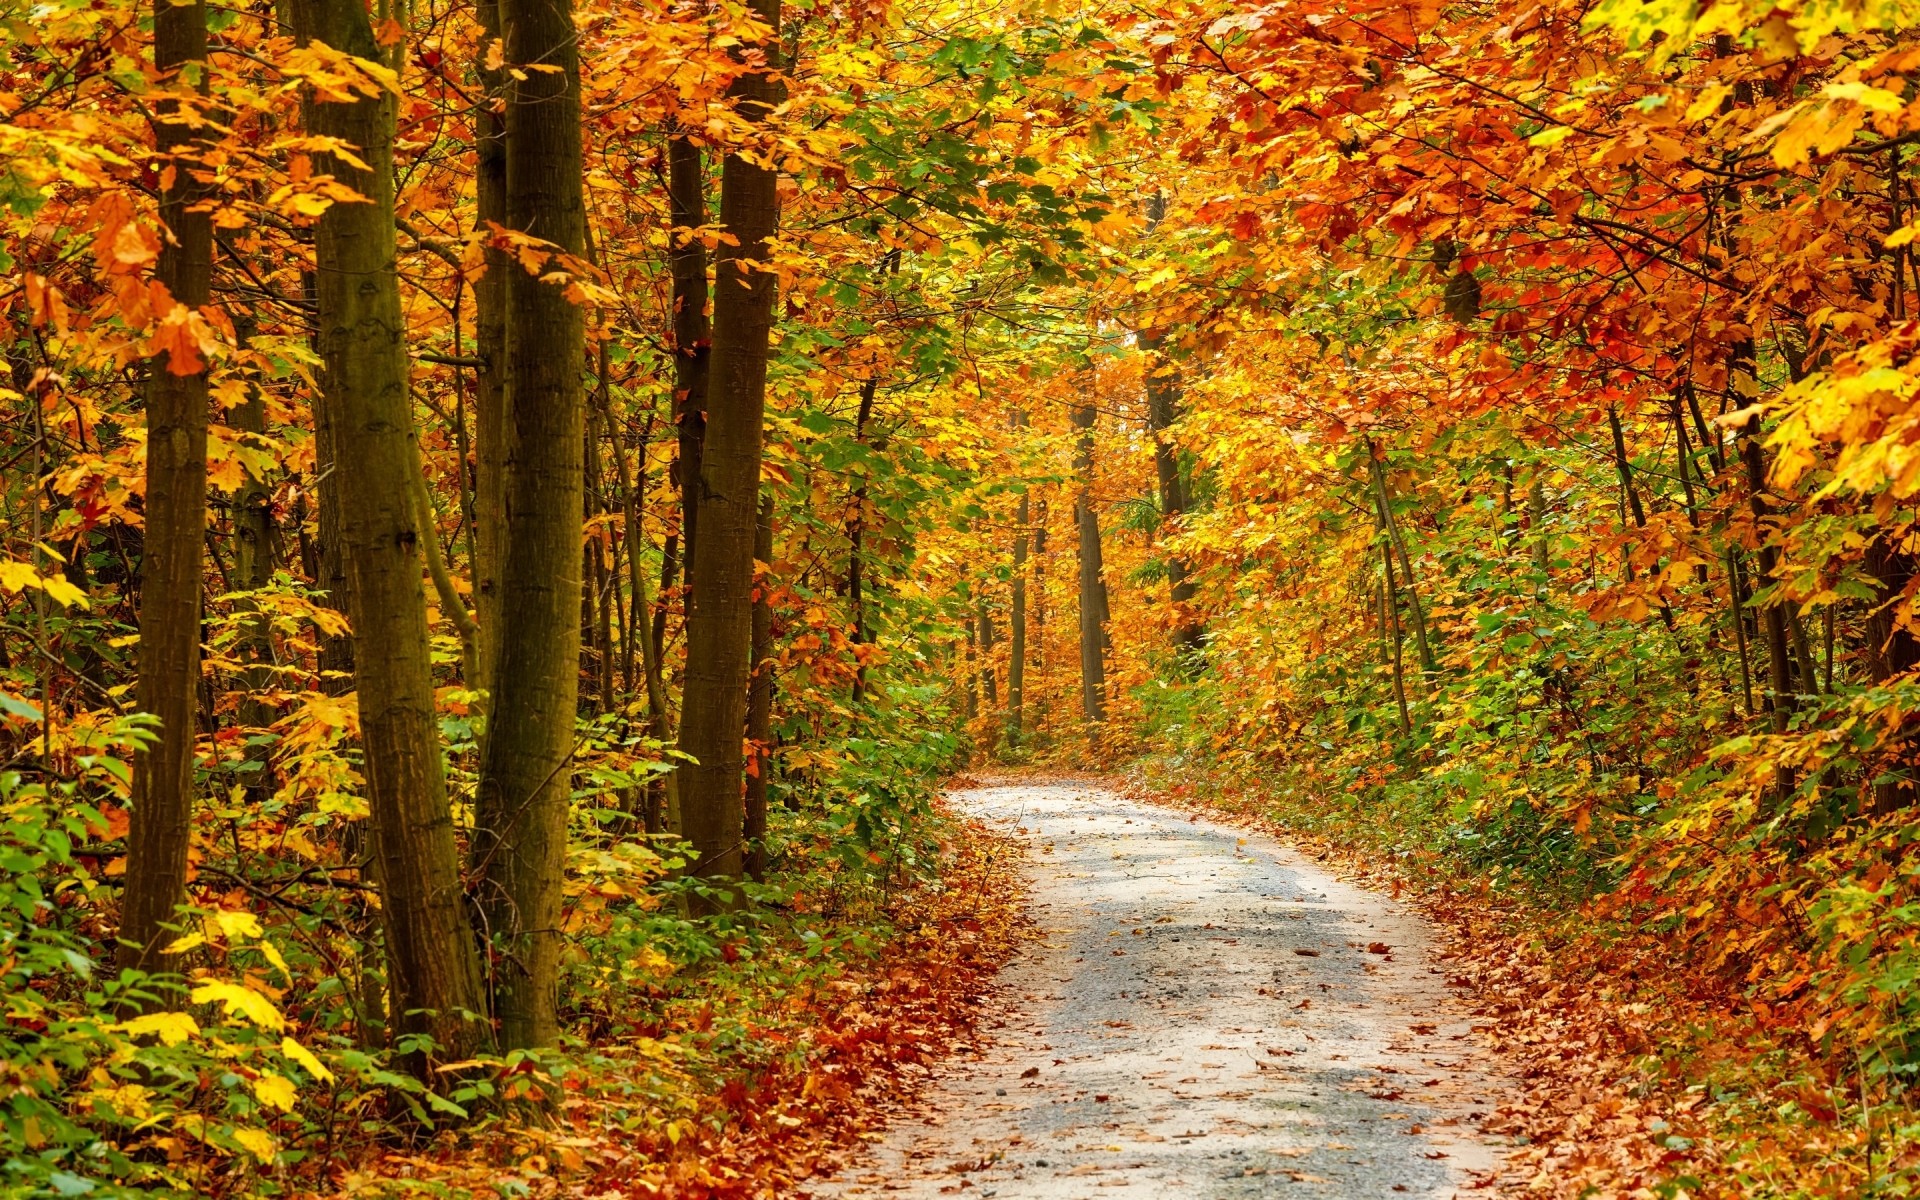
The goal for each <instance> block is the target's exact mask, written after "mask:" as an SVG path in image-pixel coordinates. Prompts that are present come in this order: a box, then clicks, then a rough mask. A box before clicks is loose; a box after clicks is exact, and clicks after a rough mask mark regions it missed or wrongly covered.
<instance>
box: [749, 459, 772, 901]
mask: <svg viewBox="0 0 1920 1200" xmlns="http://www.w3.org/2000/svg"><path fill="white" fill-rule="evenodd" d="M753 557H754V558H755V560H757V561H758V563H759V564H760V566H761V574H760V577H759V579H758V580H757V581H756V583H755V584H754V588H753V666H752V668H751V669H752V671H753V676H752V683H750V684H749V685H748V689H747V741H748V742H750V743H752V745H753V769H752V770H751V771H749V772H748V773H747V812H746V837H747V872H748V874H750V875H752V876H753V877H754V878H755V879H758V880H764V879H766V877H767V846H766V841H767V772H768V771H769V770H770V769H771V768H772V764H773V757H772V749H773V746H772V742H773V658H772V655H773V598H772V595H771V592H772V588H773V497H772V496H762V497H761V498H760V516H759V519H758V521H757V522H755V524H754V533H753Z"/></svg>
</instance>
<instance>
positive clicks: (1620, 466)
mask: <svg viewBox="0 0 1920 1200" xmlns="http://www.w3.org/2000/svg"><path fill="white" fill-rule="evenodd" d="M1607 426H1608V428H1609V429H1610V430H1611V431H1612V433H1613V467H1614V470H1615V472H1616V473H1618V474H1619V476H1620V491H1621V493H1622V495H1623V497H1624V498H1625V501H1626V505H1627V509H1628V511H1629V512H1630V513H1631V514H1632V516H1633V527H1634V528H1635V529H1645V528H1646V527H1647V510H1646V509H1645V507H1643V506H1642V505H1641V503H1640V489H1638V488H1637V487H1635V486H1634V484H1633V462H1632V460H1631V459H1629V458H1628V457H1627V438H1626V434H1625V433H1624V432H1623V431H1622V430H1621V428H1620V412H1619V410H1618V409H1616V408H1615V407H1614V406H1613V405H1611V404H1609V405H1608V406H1607ZM1621 557H1622V558H1623V559H1624V560H1625V561H1626V567H1627V580H1628V582H1632V580H1633V547H1632V546H1631V545H1629V546H1627V547H1626V549H1625V550H1624V551H1622V554H1621ZM1660 621H1661V623H1662V624H1663V625H1665V626H1666V627H1667V632H1668V633H1672V632H1674V629H1675V622H1674V617H1673V608H1672V606H1671V605H1669V604H1668V603H1667V602H1666V601H1665V600H1662V601H1660Z"/></svg>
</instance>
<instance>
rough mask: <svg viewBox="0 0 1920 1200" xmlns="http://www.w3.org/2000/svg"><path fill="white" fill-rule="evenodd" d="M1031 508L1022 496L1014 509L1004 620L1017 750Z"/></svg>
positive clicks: (1010, 719) (1010, 731) (1010, 729)
mask: <svg viewBox="0 0 1920 1200" xmlns="http://www.w3.org/2000/svg"><path fill="white" fill-rule="evenodd" d="M1031 519H1032V506H1031V504H1030V503H1029V501H1028V499H1027V494H1026V493H1025V492H1021V493H1020V502H1019V505H1018V507H1016V508H1015V509H1014V516H1013V522H1014V530H1013V588H1012V590H1013V596H1012V602H1011V605H1010V611H1009V613H1008V618H1007V744H1008V745H1009V746H1013V747H1015V748H1018V747H1019V745H1020V734H1021V732H1022V726H1023V723H1024V721H1025V709H1026V701H1027V522H1028V521H1030V520H1031Z"/></svg>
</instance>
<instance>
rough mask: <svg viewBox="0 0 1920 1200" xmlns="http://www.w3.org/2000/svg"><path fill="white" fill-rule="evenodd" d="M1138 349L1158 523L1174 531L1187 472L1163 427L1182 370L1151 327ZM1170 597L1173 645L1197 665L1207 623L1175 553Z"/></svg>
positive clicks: (1171, 414)
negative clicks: (1195, 608)
mask: <svg viewBox="0 0 1920 1200" xmlns="http://www.w3.org/2000/svg"><path fill="white" fill-rule="evenodd" d="M1140 349H1141V350H1142V351H1143V352H1144V353H1145V355H1146V364H1145V365H1146V368H1147V432H1148V434H1149V435H1151V436H1152V438H1153V468H1154V474H1155V476H1156V477H1157V479H1158V481H1159V484H1160V527H1161V529H1162V530H1177V529H1178V527H1179V524H1180V518H1181V516H1182V515H1183V514H1184V513H1185V512H1186V511H1187V482H1186V476H1185V474H1184V473H1183V472H1182V471H1181V469H1180V451H1179V448H1178V447H1176V446H1175V445H1174V444H1173V438H1172V436H1171V435H1170V434H1169V433H1168V432H1167V431H1168V430H1169V429H1171V428H1172V427H1173V423H1174V420H1175V419H1176V418H1177V417H1178V415H1179V405H1180V372H1179V368H1177V367H1176V366H1175V365H1174V363H1173V360H1172V358H1171V357H1170V356H1169V355H1168V354H1167V352H1166V338H1165V335H1163V334H1162V333H1161V332H1160V331H1158V330H1154V331H1151V332H1148V333H1143V334H1141V335H1140ZM1167 581H1168V584H1169V588H1168V601H1169V602H1170V603H1171V604H1172V605H1173V616H1174V635H1173V640H1174V645H1175V646H1176V647H1178V648H1179V649H1180V651H1181V652H1182V653H1184V654H1185V655H1187V656H1188V658H1189V661H1190V662H1191V663H1192V664H1194V665H1197V664H1198V663H1199V662H1200V659H1199V658H1198V657H1197V655H1198V654H1199V653H1200V651H1201V650H1202V649H1204V648H1205V646H1206V640H1207V630H1206V626H1204V625H1202V624H1201V623H1200V622H1199V621H1197V620H1195V619H1194V618H1193V614H1192V613H1191V612H1190V611H1189V609H1188V607H1187V606H1188V605H1189V604H1191V603H1192V602H1193V596H1194V591H1195V584H1194V581H1193V578H1192V570H1191V568H1190V567H1189V566H1188V564H1187V560H1186V559H1185V558H1184V557H1182V556H1181V555H1178V554H1169V555H1168V556H1167Z"/></svg>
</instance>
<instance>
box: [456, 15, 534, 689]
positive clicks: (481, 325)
mask: <svg viewBox="0 0 1920 1200" xmlns="http://www.w3.org/2000/svg"><path fill="white" fill-rule="evenodd" d="M475 11H476V14H477V16H478V17H479V20H480V29H481V45H480V65H479V67H478V73H479V76H480V80H481V82H482V84H484V85H485V88H486V100H485V102H484V103H482V104H481V105H480V106H479V111H478V113H476V114H475V123H476V128H475V137H474V168H473V191H474V225H475V227H476V228H478V229H480V230H481V231H482V232H483V233H484V232H486V231H489V230H491V229H492V227H493V226H496V225H498V226H501V227H503V228H504V227H505V226H506V223H507V144H506V122H505V120H504V119H503V108H504V104H505V98H506V90H505V84H506V73H505V72H504V71H499V70H488V69H487V67H486V65H485V63H486V58H487V52H488V48H489V46H490V45H491V44H492V43H493V41H494V40H495V39H496V38H498V37H500V32H501V26H500V0H476V3H475ZM482 262H483V263H484V264H485V269H484V271H483V272H482V274H481V276H480V278H479V279H476V280H475V281H474V283H473V308H474V314H473V338H474V346H475V349H477V350H478V351H479V356H480V358H481V360H482V361H484V362H485V363H486V366H484V367H482V368H481V369H480V370H479V372H478V373H477V374H476V377H475V383H474V397H473V479H474V483H473V607H474V615H475V617H476V619H477V621H478V624H479V626H480V635H479V644H478V645H477V646H476V647H475V661H476V665H477V667H478V671H477V672H476V677H475V678H471V679H469V680H467V686H468V687H470V688H473V689H474V690H476V691H484V692H488V693H491V692H492V691H493V684H494V679H495V676H496V673H497V667H498V664H499V660H500V637H499V634H500V594H501V592H500V572H501V569H502V567H503V564H504V563H505V561H506V550H507V500H506V486H507V457H506V456H507V405H508V389H509V386H510V385H509V380H510V379H511V377H512V366H513V349H512V346H511V344H510V342H509V336H508V335H509V330H508V328H507V284H508V279H509V277H510V276H511V275H512V274H513V273H514V272H515V271H518V270H519V269H520V268H519V267H518V265H517V264H515V263H514V261H513V259H512V257H511V256H509V255H508V254H507V253H506V252H505V251H502V250H497V249H495V248H494V247H493V246H492V245H491V244H489V245H488V246H487V248H486V249H485V251H484V252H483V257H482ZM462 469H463V470H464V469H465V464H462Z"/></svg>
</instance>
